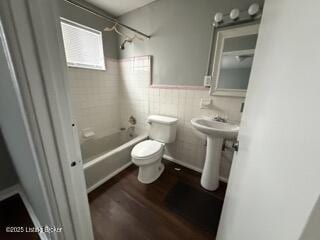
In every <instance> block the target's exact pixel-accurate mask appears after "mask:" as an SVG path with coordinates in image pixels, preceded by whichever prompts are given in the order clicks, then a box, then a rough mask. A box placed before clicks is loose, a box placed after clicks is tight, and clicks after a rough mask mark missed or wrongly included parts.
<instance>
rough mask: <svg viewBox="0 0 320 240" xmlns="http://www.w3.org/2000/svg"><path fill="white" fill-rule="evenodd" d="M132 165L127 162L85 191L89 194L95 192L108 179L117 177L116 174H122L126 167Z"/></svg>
mask: <svg viewBox="0 0 320 240" xmlns="http://www.w3.org/2000/svg"><path fill="white" fill-rule="evenodd" d="M131 164H132V162H131V161H130V162H128V163H126V164H125V165H123V166H122V167H120V168H118V169H117V170H116V171H114V172H113V173H111V174H109V175H107V176H106V177H104V178H103V179H101V180H99V181H98V182H97V183H95V184H94V185H92V186H91V187H89V188H88V189H87V193H88V194H89V193H90V192H92V191H93V190H95V189H96V188H98V187H100V186H101V185H102V184H104V183H105V182H106V181H108V180H109V179H110V178H112V177H114V176H115V175H117V174H118V173H120V172H122V171H123V170H124V169H126V168H127V167H129V166H130V165H131Z"/></svg>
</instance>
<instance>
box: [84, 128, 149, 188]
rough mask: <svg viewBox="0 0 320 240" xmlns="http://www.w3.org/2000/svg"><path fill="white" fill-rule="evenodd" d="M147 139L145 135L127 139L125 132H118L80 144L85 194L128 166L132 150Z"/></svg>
mask: <svg viewBox="0 0 320 240" xmlns="http://www.w3.org/2000/svg"><path fill="white" fill-rule="evenodd" d="M147 137H148V136H147V135H146V134H143V135H139V136H134V137H129V136H128V135H127V134H126V133H125V132H119V133H115V134H112V135H110V136H106V137H103V138H99V139H91V140H87V141H85V142H84V143H82V144H81V154H82V159H83V168H84V175H85V179H86V184H87V192H88V193H89V192H91V191H92V190H94V189H96V188H97V187H99V186H100V185H101V184H103V183H105V182H106V181H108V180H109V179H110V178H112V177H113V176H115V175H116V174H118V173H119V172H121V171H122V170H124V169H125V168H127V167H128V166H130V165H131V164H132V163H131V156H130V153H131V150H132V148H133V147H134V145H136V144H137V143H139V142H141V141H143V140H145V139H146V138H147Z"/></svg>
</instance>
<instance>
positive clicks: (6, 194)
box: [0, 184, 20, 201]
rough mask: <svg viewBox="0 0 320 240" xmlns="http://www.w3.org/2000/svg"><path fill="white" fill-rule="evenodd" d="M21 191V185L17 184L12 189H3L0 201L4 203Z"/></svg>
mask: <svg viewBox="0 0 320 240" xmlns="http://www.w3.org/2000/svg"><path fill="white" fill-rule="evenodd" d="M19 191H20V186H19V184H15V185H13V186H11V187H8V188H6V189H3V190H1V191H0V201H3V200H5V199H7V198H9V197H12V196H13V195H15V194H18V193H19Z"/></svg>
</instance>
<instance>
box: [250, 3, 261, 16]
mask: <svg viewBox="0 0 320 240" xmlns="http://www.w3.org/2000/svg"><path fill="white" fill-rule="evenodd" d="M259 11H260V6H259V4H258V3H253V4H251V5H250V7H249V9H248V14H249V15H250V16H251V17H254V16H255V15H257V13H258V12H259Z"/></svg>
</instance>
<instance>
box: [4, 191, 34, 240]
mask: <svg viewBox="0 0 320 240" xmlns="http://www.w3.org/2000/svg"><path fill="white" fill-rule="evenodd" d="M7 227H17V229H16V230H15V231H14V229H13V228H10V229H9V230H11V231H13V232H10V231H9V232H8V230H7V229H6V228H7ZM33 227H34V225H33V223H32V220H31V218H30V216H29V214H28V211H27V209H26V207H25V206H24V203H23V201H22V199H21V197H20V196H19V195H18V194H16V195H14V196H12V197H10V198H7V199H5V200H3V201H1V202H0V239H1V240H2V239H3V240H20V239H23V240H38V239H40V237H39V235H38V234H37V233H35V232H26V230H27V229H30V228H33Z"/></svg>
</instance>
